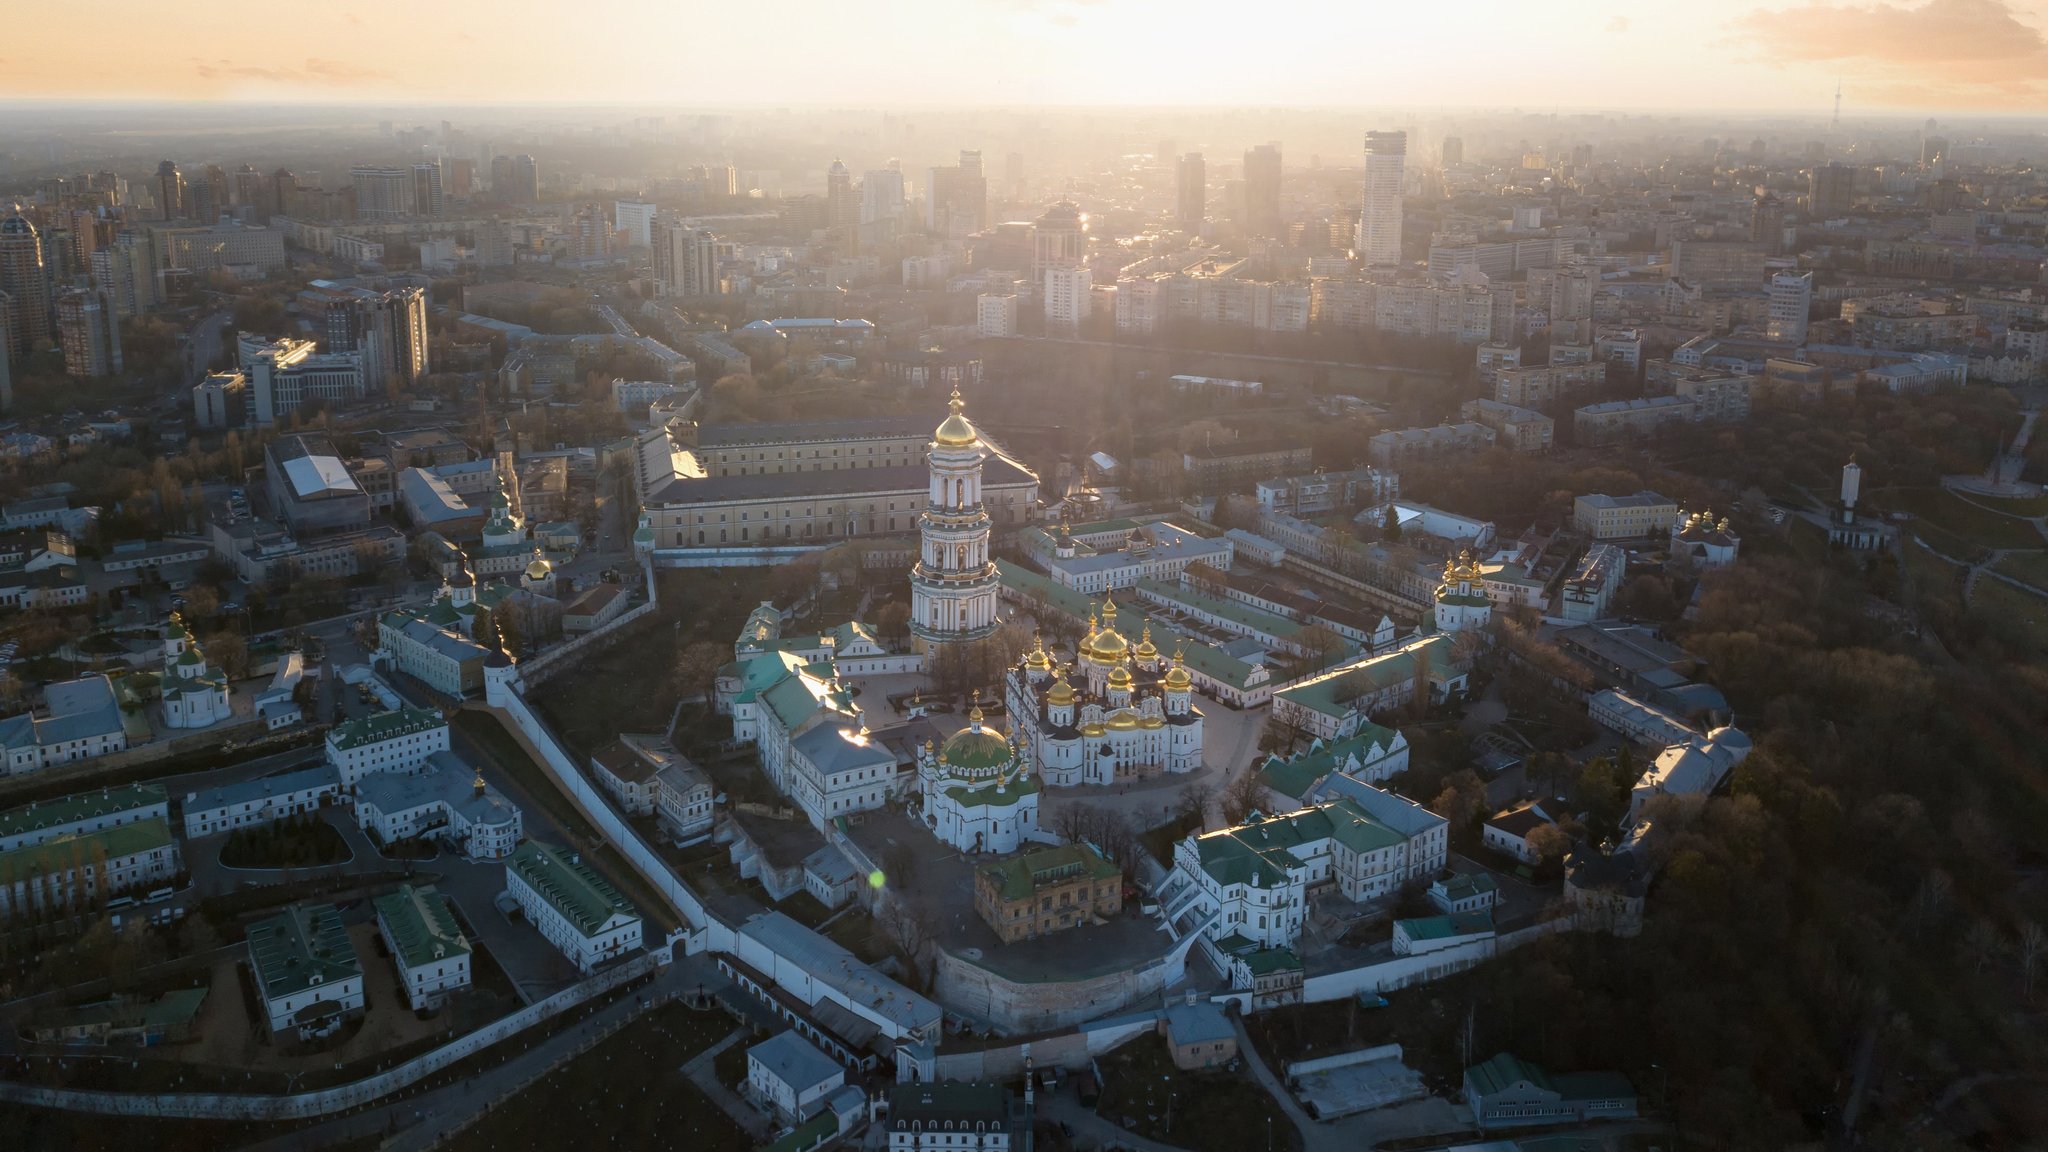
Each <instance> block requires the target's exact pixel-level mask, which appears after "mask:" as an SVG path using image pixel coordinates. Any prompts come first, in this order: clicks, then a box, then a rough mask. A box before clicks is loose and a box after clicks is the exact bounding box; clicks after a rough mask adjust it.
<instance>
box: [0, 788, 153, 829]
mask: <svg viewBox="0 0 2048 1152" xmlns="http://www.w3.org/2000/svg"><path fill="white" fill-rule="evenodd" d="M167 799H168V797H167V795H166V794H165V792H164V789H163V787H162V786H161V785H157V784H126V785H123V786H121V787H119V788H103V789H100V790H99V791H96V792H75V793H73V794H71V795H69V796H66V797H63V798H62V799H59V800H52V801H49V802H48V803H43V804H29V805H26V806H25V807H21V808H10V809H8V810H7V811H5V812H0V836H20V835H24V834H26V833H29V832H35V831H38V830H39V829H43V828H61V827H63V826H64V825H66V824H75V823H77V822H78V821H80V820H90V819H92V818H93V817H95V816H110V815H113V814H114V813H116V812H128V811H132V810H134V809H136V808H147V807H149V806H150V805H152V804H162V803H165V802H166V801H167Z"/></svg>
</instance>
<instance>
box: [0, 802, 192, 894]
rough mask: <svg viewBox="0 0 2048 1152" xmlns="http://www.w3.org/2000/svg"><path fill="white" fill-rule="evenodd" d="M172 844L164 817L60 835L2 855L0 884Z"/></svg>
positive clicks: (120, 857) (0, 859)
mask: <svg viewBox="0 0 2048 1152" xmlns="http://www.w3.org/2000/svg"><path fill="white" fill-rule="evenodd" d="M171 843H172V840H171V826H170V825H169V824H167V823H165V822H164V819H163V817H161V816H152V817H150V818H149V819H147V820H137V821H136V822H134V823H133V824H123V825H121V826H120V827H118V828H103V829H101V830H100V831H98V832H85V833H81V834H79V835H75V836H59V837H57V838H56V839H55V840H45V841H43V842H42V843H41V844H32V845H29V846H28V847H25V848H16V849H14V850H13V851H12V852H0V885H6V884H12V883H17V882H19V881H22V880H26V879H28V878H29V877H32V876H47V875H52V874H56V873H63V872H68V871H70V870H71V869H73V868H76V867H79V866H80V865H92V864H93V863H94V861H95V860H97V859H99V858H100V857H101V856H105V858H106V859H107V860H109V861H113V860H120V859H123V858H125V857H128V856H134V855H137V854H139V853H143V852H152V851H155V850H156V849H159V848H164V847H168V846H169V845H170V844H171ZM101 894H102V895H104V894H105V893H104V892H102V893H101Z"/></svg>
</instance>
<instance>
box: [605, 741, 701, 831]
mask: <svg viewBox="0 0 2048 1152" xmlns="http://www.w3.org/2000/svg"><path fill="white" fill-rule="evenodd" d="M680 758H681V757H680V754H679V753H677V752H676V751H674V750H673V749H671V748H670V747H669V746H668V741H667V739H665V738H663V737H660V736H647V735H629V736H621V737H619V738H618V739H617V740H614V741H612V742H611V743H609V744H607V745H605V746H604V747H602V748H599V749H598V750H597V751H595V752H593V753H591V754H590V774H591V777H592V779H595V780H596V781H597V783H598V786H599V787H600V788H603V789H604V790H605V791H607V792H609V793H611V794H612V799H614V800H616V801H618V804H619V808H620V809H621V810H622V811H624V812H625V813H626V815H628V816H645V815H647V814H649V813H651V812H653V811H654V794H655V783H654V774H655V773H657V772H659V771H661V769H662V768H664V767H666V766H668V765H669V764H672V763H674V762H675V761H676V760H678V759H680Z"/></svg>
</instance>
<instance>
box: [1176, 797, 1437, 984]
mask: <svg viewBox="0 0 2048 1152" xmlns="http://www.w3.org/2000/svg"><path fill="white" fill-rule="evenodd" d="M1337 779H1339V780H1342V779H1343V778H1341V777H1339V778H1337ZM1448 829H1449V822H1448V821H1446V820H1445V819H1444V818H1443V817H1441V816H1438V815H1436V814H1435V813H1433V812H1430V811H1429V810H1428V809H1426V808H1423V807H1421V806H1420V805H1417V804H1414V803H1412V802H1410V801H1408V800H1405V799H1403V798H1401V797H1399V796H1396V795H1394V794H1393V793H1391V792H1384V791H1381V790H1380V789H1377V788H1373V787H1372V786H1370V785H1367V784H1363V783H1360V782H1358V781H1351V782H1350V784H1349V786H1348V787H1347V788H1346V789H1345V790H1344V792H1343V794H1342V795H1339V796H1336V797H1335V798H1332V799H1329V800H1326V801H1323V802H1319V803H1317V804H1316V805H1315V806H1313V807H1309V808H1303V809H1301V810H1299V811H1296V812H1291V813H1287V814H1285V815H1279V816H1267V815H1264V814H1261V813H1256V812H1255V813H1253V814H1252V815H1251V817H1250V818H1248V819H1247V820H1246V821H1245V822H1244V823H1243V824H1239V825H1236V826H1234V827H1230V828H1225V829H1222V830H1220V831H1216V832H1208V833H1202V834H1200V835H1195V836H1189V837H1188V838H1187V839H1185V840H1182V841H1181V842H1180V844H1178V845H1177V846H1176V847H1175V848H1174V854H1173V874H1172V875H1171V876H1169V877H1168V878H1167V881H1166V883H1165V884H1164V885H1163V886H1162V887H1161V889H1160V893H1161V899H1160V906H1161V908H1162V910H1163V911H1164V912H1165V914H1166V918H1167V920H1168V922H1169V923H1180V924H1185V925H1186V926H1187V928H1188V929H1189V930H1193V929H1194V928H1197V927H1202V928H1203V936H1204V938H1205V940H1206V941H1208V943H1209V944H1210V945H1212V946H1213V949H1214V951H1215V952H1218V953H1221V954H1222V957H1224V959H1221V960H1219V962H1218V964H1217V966H1218V967H1219V968H1222V969H1226V970H1227V969H1228V968H1230V967H1231V964H1230V962H1229V960H1228V959H1227V958H1228V957H1230V956H1233V955H1236V954H1238V953H1240V952H1244V951H1249V950H1252V949H1256V948H1291V947H1293V946H1294V942H1295V940H1296V939H1297V938H1298V937H1299V935H1300V933H1301V926H1302V924H1303V922H1304V921H1305V920H1306V919H1307V916H1308V898H1309V897H1310V896H1311V895H1313V894H1315V893H1317V892H1320V891H1323V890H1325V889H1334V890H1335V891H1336V892H1338V893H1339V894H1340V895H1341V896H1342V897H1343V898H1344V899H1346V900H1350V901H1353V902H1354V903H1363V902H1365V901H1368V900H1377V899H1381V898H1384V897H1388V896H1392V895H1394V894H1396V893H1398V892H1399V891H1400V890H1401V888H1402V887H1403V886H1404V885H1407V884H1409V883H1412V882H1415V881H1418V880H1424V879H1427V878H1428V877H1430V876H1433V875H1435V874H1436V873H1437V872H1439V871H1441V870H1442V869H1443V866H1444V861H1445V859H1446V854H1447V852H1448V850H1449V849H1448Z"/></svg>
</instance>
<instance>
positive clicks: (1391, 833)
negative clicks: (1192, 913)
mask: <svg viewBox="0 0 2048 1152" xmlns="http://www.w3.org/2000/svg"><path fill="white" fill-rule="evenodd" d="M1322 840H1335V841H1336V842H1338V843H1339V844H1342V845H1343V846H1344V847H1346V848H1347V849H1349V850H1351V851H1353V852H1357V853H1360V854H1363V853H1368V852H1376V851H1379V850H1380V849H1383V848H1391V847H1394V846H1395V845H1397V844H1401V843H1404V842H1405V841H1406V840H1407V837H1406V836H1403V835H1402V834H1401V833H1400V832H1398V831H1396V830H1395V829H1393V828H1391V827H1389V826H1388V825H1387V824H1385V823H1383V822H1381V821H1380V820H1378V819H1375V818H1374V817H1373V815H1372V814H1371V813H1369V812H1367V811H1366V810H1365V809H1364V808H1363V807H1361V806H1360V805H1359V804H1358V802H1357V801H1355V800H1353V799H1352V798H1350V797H1349V796H1346V797H1343V798H1341V799H1338V800H1334V801H1331V802H1330V803H1327V804H1320V805H1317V806H1316V807H1314V808H1304V809H1302V810H1301V811H1299V812H1290V813H1287V814H1285V815H1281V816H1267V815H1264V814H1261V813H1257V812H1254V813H1253V814H1252V815H1251V816H1250V817H1249V818H1247V819H1246V821H1245V822H1244V823H1242V824H1239V825H1237V826H1235V827H1232V828H1225V829H1222V830H1220V831H1216V832H1209V833H1206V834H1204V835H1201V836H1197V837H1196V838H1195V855H1196V858H1197V859H1198V860H1199V862H1200V863H1201V866H1202V870H1203V871H1204V872H1207V873H1208V874H1209V875H1210V876H1212V877H1214V878H1215V880H1216V882H1217V883H1218V884H1222V885H1226V886H1228V885H1232V884H1249V885H1251V886H1252V887H1254V888H1271V887H1274V886H1276V885H1279V884H1284V883H1286V881H1287V873H1288V870H1289V869H1290V868H1295V867H1300V866H1302V865H1303V864H1305V863H1306V862H1305V861H1304V860H1302V858H1301V856H1300V855H1299V854H1298V853H1299V851H1300V850H1301V849H1302V848H1305V847H1307V846H1308V845H1311V844H1315V843H1317V842H1318V841H1322Z"/></svg>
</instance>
